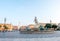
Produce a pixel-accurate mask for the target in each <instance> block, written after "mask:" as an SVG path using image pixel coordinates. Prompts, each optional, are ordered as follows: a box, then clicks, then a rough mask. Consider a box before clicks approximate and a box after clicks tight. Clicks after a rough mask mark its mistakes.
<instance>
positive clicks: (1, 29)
mask: <svg viewBox="0 0 60 41" xmlns="http://www.w3.org/2000/svg"><path fill="white" fill-rule="evenodd" d="M5 27H6V29H5ZM4 30H7V31H12V30H13V25H11V24H0V31H4Z"/></svg>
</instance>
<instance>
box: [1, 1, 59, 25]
mask: <svg viewBox="0 0 60 41" xmlns="http://www.w3.org/2000/svg"><path fill="white" fill-rule="evenodd" d="M35 16H36V17H37V19H38V21H39V23H47V22H50V20H52V22H53V23H60V0H0V23H4V18H6V23H9V24H10V23H11V24H13V25H28V24H34V18H35Z"/></svg>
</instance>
